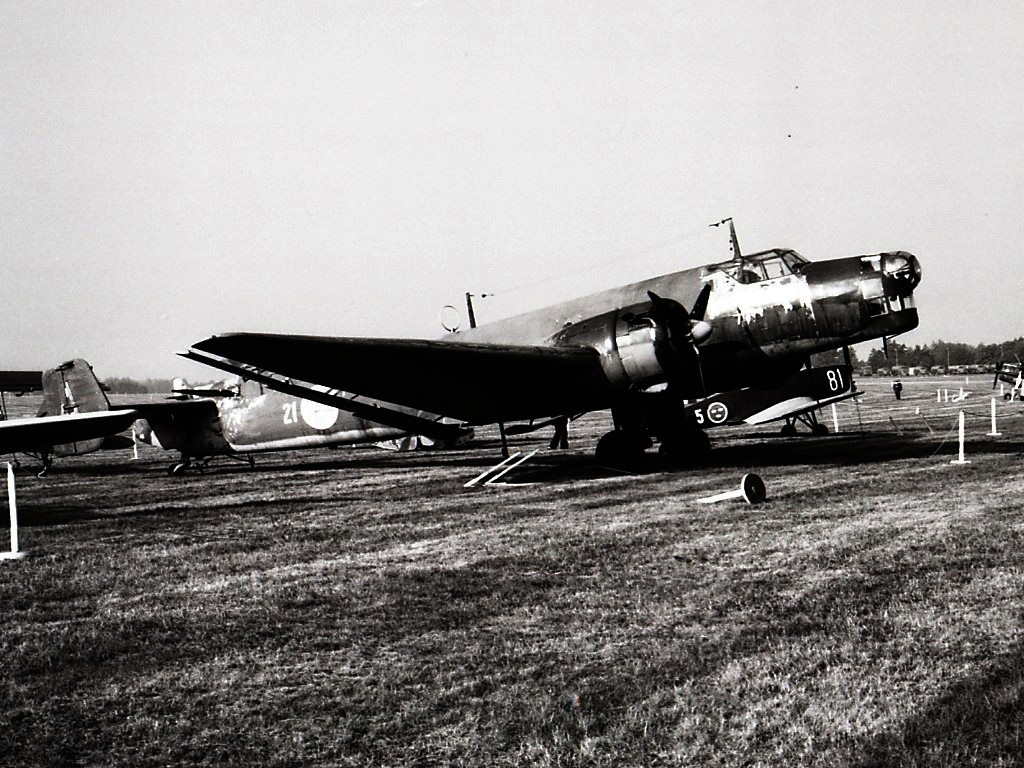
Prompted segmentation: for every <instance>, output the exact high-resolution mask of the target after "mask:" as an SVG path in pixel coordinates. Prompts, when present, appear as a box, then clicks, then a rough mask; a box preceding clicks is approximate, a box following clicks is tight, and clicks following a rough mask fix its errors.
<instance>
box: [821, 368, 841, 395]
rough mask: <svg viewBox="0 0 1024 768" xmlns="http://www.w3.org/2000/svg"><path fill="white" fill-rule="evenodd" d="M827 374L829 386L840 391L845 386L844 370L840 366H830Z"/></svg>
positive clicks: (835, 390)
mask: <svg viewBox="0 0 1024 768" xmlns="http://www.w3.org/2000/svg"><path fill="white" fill-rule="evenodd" d="M825 375H826V376H827V377H828V388H829V389H831V390H832V391H833V392H838V391H839V390H841V389H843V387H844V386H845V385H844V384H843V372H842V371H840V370H839V369H838V368H829V369H828V371H827V372H826V373H825Z"/></svg>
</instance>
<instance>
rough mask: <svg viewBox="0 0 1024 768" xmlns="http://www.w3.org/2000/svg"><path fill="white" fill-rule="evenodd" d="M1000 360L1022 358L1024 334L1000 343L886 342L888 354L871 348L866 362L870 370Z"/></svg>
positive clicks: (985, 362) (992, 362)
mask: <svg viewBox="0 0 1024 768" xmlns="http://www.w3.org/2000/svg"><path fill="white" fill-rule="evenodd" d="M1002 360H1011V361H1016V360H1024V337H1021V338H1017V339H1013V340H1012V341H1004V342H1002V343H1001V344H977V345H972V344H961V343H958V342H952V341H942V340H939V341H934V342H932V343H931V344H925V345H923V346H922V345H917V346H913V347H908V346H906V345H904V344H899V343H896V342H890V343H889V357H888V359H886V357H885V354H884V353H883V352H882V350H880V349H873V350H871V353H870V354H869V355H868V361H867V364H868V365H869V366H870V367H871V368H873V369H876V370H877V369H879V368H886V367H889V366H892V365H895V364H897V362H898V363H899V365H900V366H902V367H904V368H910V367H921V368H933V367H940V368H949V367H950V366H962V365H982V366H985V367H986V368H991V367H993V366H994V365H995V364H996V363H998V362H1000V361H1002Z"/></svg>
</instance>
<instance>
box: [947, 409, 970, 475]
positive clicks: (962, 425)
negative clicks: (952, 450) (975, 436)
mask: <svg viewBox="0 0 1024 768" xmlns="http://www.w3.org/2000/svg"><path fill="white" fill-rule="evenodd" d="M949 463H950V464H970V463H971V462H969V461H968V460H967V459H965V458H964V412H963V411H960V458H959V459H954V460H953V461H951V462H949Z"/></svg>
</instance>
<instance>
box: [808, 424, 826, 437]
mask: <svg viewBox="0 0 1024 768" xmlns="http://www.w3.org/2000/svg"><path fill="white" fill-rule="evenodd" d="M811 434H812V435H814V436H815V437H822V436H823V435H827V434H828V427H827V426H825V425H824V424H815V425H814V426H813V427H811Z"/></svg>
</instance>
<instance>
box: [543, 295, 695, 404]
mask: <svg viewBox="0 0 1024 768" xmlns="http://www.w3.org/2000/svg"><path fill="white" fill-rule="evenodd" d="M710 332H711V326H710V325H708V324H707V323H705V322H703V321H696V322H693V323H691V321H690V318H689V315H688V314H687V312H686V310H685V309H684V308H683V307H682V305H680V304H679V303H678V302H675V301H673V300H671V299H661V298H658V297H652V302H651V303H650V304H646V303H645V304H643V305H640V306H638V307H635V308H627V309H624V310H616V311H613V312H607V313H605V314H602V315H598V316H596V317H593V318H590V319H588V320H584V321H583V322H581V323H576V324H574V325H572V326H570V327H568V328H566V329H565V330H564V331H562V333H561V334H560V335H559V337H558V343H559V344H572V345H575V346H591V347H593V348H594V349H596V350H597V351H598V352H599V353H600V355H601V366H602V368H603V369H604V374H605V376H607V377H608V381H609V382H611V384H612V385H613V386H615V387H618V388H621V389H629V390H634V391H635V390H644V389H647V388H649V387H652V386H656V385H659V384H664V383H667V382H672V381H676V380H684V381H689V380H691V379H694V378H699V373H700V371H699V361H698V358H697V351H696V349H695V341H696V340H697V337H698V335H699V338H700V340H701V341H702V340H703V339H705V338H707V336H708V335H710Z"/></svg>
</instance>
